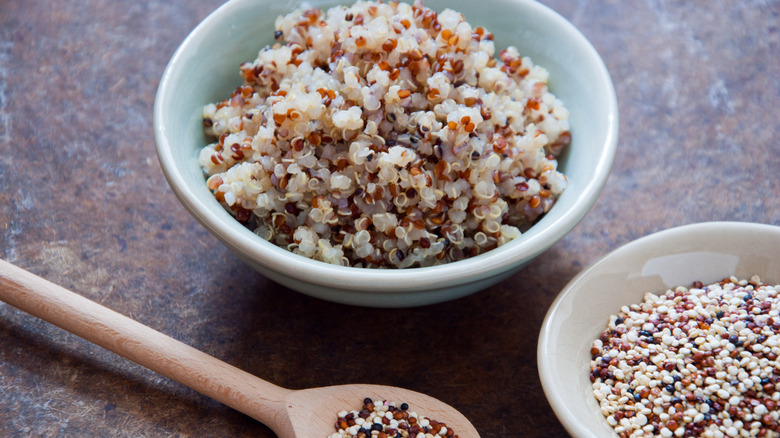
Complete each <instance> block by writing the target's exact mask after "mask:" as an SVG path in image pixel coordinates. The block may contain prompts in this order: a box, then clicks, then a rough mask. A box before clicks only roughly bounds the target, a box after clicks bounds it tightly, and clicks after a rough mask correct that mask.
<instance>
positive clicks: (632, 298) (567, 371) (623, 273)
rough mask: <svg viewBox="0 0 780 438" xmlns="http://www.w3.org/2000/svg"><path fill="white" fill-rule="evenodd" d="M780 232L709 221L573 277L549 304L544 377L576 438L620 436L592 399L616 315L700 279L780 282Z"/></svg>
mask: <svg viewBox="0 0 780 438" xmlns="http://www.w3.org/2000/svg"><path fill="white" fill-rule="evenodd" d="M778 257H780V227H775V226H770V225H761V224H752V223H737V222H709V223H701V224H694V225H687V226H682V227H678V228H673V229H670V230H666V231H662V232H659V233H656V234H652V235H650V236H646V237H644V238H641V239H638V240H636V241H634V242H631V243H629V244H627V245H625V246H623V247H621V248H619V249H617V250H615V251H614V252H612V253H610V254H608V255H607V256H605V257H604V258H602V259H601V260H600V261H598V262H596V263H595V264H594V265H592V266H591V267H589V268H588V269H586V270H584V271H583V272H582V273H580V274H579V275H578V276H577V277H576V278H574V279H573V280H572V281H571V282H570V283H569V284H568V285H566V287H565V288H564V289H563V290H562V291H561V293H560V295H559V296H558V298H557V299H556V300H555V302H554V303H553V305H552V306H551V307H550V309H549V311H548V313H547V316H546V318H545V321H544V324H543V326H542V330H541V333H540V338H539V351H538V362H539V374H540V377H541V380H542V385H543V387H544V391H545V394H546V395H547V398H548V400H549V401H550V404H551V405H552V407H553V409H554V410H555V413H556V415H557V416H558V418H559V419H560V420H561V422H562V423H563V425H564V426H565V427H566V428H567V430H568V431H569V432H570V433H571V434H572V435H574V436H596V437H612V436H616V435H615V433H614V431H613V430H612V428H611V427H610V426H609V425H607V423H606V421H605V419H604V417H603V415H602V414H601V410H600V408H599V405H598V403H597V401H596V399H595V398H594V397H593V394H592V388H591V383H590V380H589V378H588V373H589V371H590V347H591V344H592V342H593V341H594V340H595V339H596V338H597V337H598V336H599V334H600V333H601V332H602V330H604V328H605V327H606V325H607V322H608V320H609V317H610V315H614V314H617V313H618V312H619V310H620V308H621V307H622V306H625V305H630V304H635V303H641V302H642V299H643V296H644V294H645V293H646V292H654V293H658V292H664V291H666V290H667V289H669V288H671V287H674V286H678V285H684V286H688V285H690V284H692V283H693V282H694V281H701V282H703V283H704V284H708V283H713V282H716V281H718V280H721V279H722V278H725V277H729V276H731V275H735V276H736V277H738V278H740V279H747V278H750V277H751V276H752V275H759V276H760V277H761V279H762V280H763V281H764V282H765V283H772V284H778V283H780V264H778V263H777V260H778Z"/></svg>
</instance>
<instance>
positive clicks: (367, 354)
mask: <svg viewBox="0 0 780 438" xmlns="http://www.w3.org/2000/svg"><path fill="white" fill-rule="evenodd" d="M220 3H221V0H196V1H177V2H172V1H160V0H150V1H134V0H133V1H129V0H123V1H118V0H117V1H110V2H109V1H97V0H86V1H74V0H63V1H57V2H49V1H43V0H25V1H3V2H0V258H2V259H4V260H7V261H9V262H11V263H14V264H16V265H18V266H20V267H22V268H25V269H27V270H29V271H32V272H33V273H35V274H38V275H40V276H43V277H45V278H47V279H49V280H51V281H53V282H55V283H58V284H60V285H62V286H64V287H67V288H69V289H71V290H74V291H77V292H78V293H80V294H82V295H84V296H86V297H88V298H90V299H93V300H95V301H98V302H100V303H102V304H104V305H106V306H107V307H110V308H112V309H114V310H116V311H118V312H120V313H123V314H125V315H129V316H131V317H133V318H135V319H137V320H138V321H140V322H142V323H144V324H147V325H149V326H151V327H153V328H155V329H157V330H159V331H162V332H163V333H166V334H168V335H170V336H173V337H175V338H177V339H179V340H181V341H183V342H185V343H187V344H190V345H192V346H194V347H196V348H198V349H201V350H203V351H205V352H207V353H209V354H212V355H214V356H216V357H218V358H220V359H223V360H225V361H227V362H229V363H231V364H233V365H235V366H237V367H239V368H241V369H244V370H246V371H248V372H250V373H253V374H256V375H258V376H261V377H263V378H265V379H267V380H269V381H271V382H274V383H276V384H278V385H280V386H284V387H287V388H292V389H296V388H305V387H314V386H324V385H330V384H337V383H349V382H370V383H378V384H389V385H397V386H403V387H407V388H410V389H414V390H417V391H420V392H424V393H428V394H430V395H433V396H435V397H437V398H440V399H442V400H444V401H447V402H448V403H450V404H452V405H454V406H455V407H457V408H458V409H459V410H461V411H462V412H463V413H464V414H465V415H466V416H467V417H468V418H470V419H471V420H472V421H473V423H474V425H475V426H476V427H477V429H478V430H479V431H480V433H481V435H482V437H483V438H498V437H521V436H565V435H566V432H565V431H564V429H563V428H562V426H561V425H560V423H559V421H558V420H557V418H556V417H555V415H554V413H553V411H552V409H551V408H550V406H549V404H548V403H547V401H546V399H545V397H544V394H543V392H542V388H541V384H540V382H539V377H538V374H537V367H536V341H537V336H538V334H539V328H540V326H541V324H542V320H543V318H544V315H545V312H546V311H547V308H548V306H549V305H550V303H551V302H552V301H553V299H554V298H555V296H556V294H557V293H558V292H559V291H560V289H561V288H562V287H563V286H564V285H565V284H566V283H567V282H568V281H569V280H570V279H571V278H572V277H574V276H575V275H576V274H577V273H578V272H579V271H580V270H581V269H583V268H584V267H586V266H587V265H589V264H591V263H592V262H594V261H595V260H596V259H598V258H599V257H600V256H602V255H604V254H606V253H607V252H609V251H611V250H613V249H615V248H617V247H618V246H620V245H622V244H625V243H627V242H629V241H631V240H634V239H636V238H638V237H641V236H644V235H646V234H649V233H652V232H655V231H659V230H662V229H666V228H670V227H674V226H678V225H683V224H688V223H694V222H702V221H712V220H728V221H750V222H760V223H766V224H774V225H777V224H778V223H780V202H778V198H780V142H778V138H780V122H779V121H778V108H780V57H778V56H777V55H778V53H780V29H779V28H778V27H779V26H780V24H778V23H780V19H779V17H778V15H779V14H780V2H779V1H777V0H763V1H759V0H745V1H728V0H712V1H710V0H696V1H685V2H676V1H663V0H658V1H650V0H647V1H625V2H623V1H614V0H544V1H543V3H545V4H547V5H549V6H550V7H552V8H553V9H555V10H557V11H558V12H559V13H560V14H562V15H563V16H564V17H566V18H567V19H569V20H570V21H571V22H573V23H574V24H575V25H576V26H577V27H578V28H579V29H580V30H581V31H582V32H583V33H584V34H585V36H586V37H588V38H589V39H590V41H591V42H592V43H593V45H594V46H595V47H596V49H597V50H598V51H599V52H600V53H601V55H602V57H603V59H604V61H605V63H606V65H607V67H608V68H609V70H610V72H611V74H612V78H613V80H614V83H615V88H616V90H617V95H618V101H619V103H620V145H619V150H618V154H617V157H616V160H615V164H614V167H613V170H612V174H611V177H610V179H609V181H608V182H607V184H606V187H605V188H604V191H603V193H602V194H601V196H600V198H599V199H598V201H597V203H596V205H595V206H594V208H593V210H592V211H591V212H590V213H589V214H588V215H587V216H586V217H585V218H584V219H583V220H582V222H581V223H580V224H579V225H577V227H576V228H574V230H573V231H572V232H571V233H570V234H569V235H568V236H567V237H565V238H564V239H563V240H562V241H560V242H559V243H557V244H556V245H555V246H554V247H553V248H552V249H551V250H549V251H548V252H546V253H545V254H543V255H542V256H540V257H539V258H538V259H537V260H536V261H534V262H533V263H532V264H531V265H529V266H528V267H527V268H525V269H524V270H522V271H521V272H519V273H518V274H516V275H514V276H513V277H511V278H509V279H507V280H505V281H503V282H502V283H500V284H498V285H497V286H494V287H492V288H490V289H488V290H485V291H482V292H480V293H477V294H475V295H471V296H469V297H466V298H462V299H459V300H456V301H452V302H448V303H444V304H438V305H434V306H429V307H423V308H415V309H404V310H376V309H365V308H355V307H350V306H344V305H338V304H332V303H328V302H324V301H320V300H317V299H313V298H309V297H307V296H304V295H301V294H299V293H296V292H293V291H291V290H288V289H286V288H284V287H282V286H279V285H278V284H275V283H273V282H272V281H270V280H268V279H266V278H264V277H262V276H261V275H259V274H257V273H255V272H253V271H250V270H248V269H247V268H246V267H245V266H244V264H242V262H241V261H239V260H238V259H237V258H236V257H234V256H233V255H232V254H230V253H228V251H227V250H225V249H224V248H223V247H222V246H221V245H220V244H219V243H218V242H217V240H216V239H215V238H213V237H212V236H211V235H210V234H208V233H207V232H206V231H205V230H204V229H203V228H202V227H200V226H199V225H198V224H197V223H196V222H195V221H194V220H193V219H192V218H191V216H190V215H189V214H187V212H186V211H185V210H184V208H182V207H181V205H180V204H179V203H178V201H177V200H176V198H175V197H174V195H173V193H172V191H171V190H170V188H169V187H168V185H167V183H166V181H165V179H164V177H163V174H162V172H161V170H160V166H159V164H158V161H157V157H156V155H155V149H154V141H153V135H152V105H153V102H154V96H155V91H156V88H157V85H158V82H159V79H160V77H161V75H162V72H163V69H164V68H165V65H166V63H167V61H168V59H169V58H170V56H171V55H172V54H173V51H174V50H175V49H176V47H177V46H178V45H179V43H180V42H181V41H182V40H183V39H184V37H185V36H186V35H187V33H188V32H189V31H190V30H191V29H192V28H193V27H194V26H195V25H196V24H197V23H198V22H199V21H200V20H201V19H202V18H203V17H205V16H206V15H207V14H208V13H209V12H211V11H212V10H214V9H215V8H216V7H217V6H219V4H220ZM0 436H86V437H93V436H94V437H108V436H111V437H139V436H145V437H163V436H184V437H188V436H193V437H194V436H198V437H200V436H254V437H272V436H273V434H272V433H271V432H270V430H269V429H267V428H266V427H265V426H263V425H261V424H259V423H257V422H255V421H254V420H252V419H251V418H249V417H246V416H244V415H242V414H239V413H237V412H236V411H233V410H231V409H229V408H227V407H225V406H223V405H220V404H219V403H217V402H215V401H212V400H210V399H208V398H206V397H204V396H201V395H200V394H198V393H195V392H194V391H191V390H189V389H187V388H185V387H183V386H181V385H179V384H178V383H175V382H173V381H170V380H168V379H166V378H163V377H161V376H158V375H156V374H154V373H152V372H151V371H148V370H145V369H143V368H141V367H140V366H138V365H135V364H133V363H131V362H128V361H127V360H124V359H122V358H119V357H118V356H116V355H114V354H112V353H109V352H107V351H105V350H102V349H100V348H98V347H96V346H93V345H91V344H89V343H87V342H85V341H83V340H81V339H80V338H77V337H75V336H73V335H70V334H68V333H66V332H64V331H62V330H60V329H58V328H55V327H53V326H51V325H49V324H47V323H44V322H42V321H40V320H38V319H36V318H33V317H31V316H28V315H26V314H23V313H22V312H20V311H18V310H16V309H14V308H12V307H10V306H8V305H5V304H2V303H0Z"/></svg>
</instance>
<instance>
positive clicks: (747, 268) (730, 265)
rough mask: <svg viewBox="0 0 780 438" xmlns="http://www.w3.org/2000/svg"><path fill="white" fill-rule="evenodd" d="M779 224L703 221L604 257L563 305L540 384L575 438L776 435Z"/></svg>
mask: <svg viewBox="0 0 780 438" xmlns="http://www.w3.org/2000/svg"><path fill="white" fill-rule="evenodd" d="M779 259H780V227H777V226H772V225H763V224H755V223H744V222H707V223H699V224H692V225H685V226H681V227H677V228H672V229H669V230H665V231H661V232H658V233H655V234H651V235H649V236H646V237H643V238H640V239H638V240H636V241H633V242H631V243H629V244H627V245H625V246H623V247H621V248H619V249H617V250H615V251H614V252H612V253H610V254H608V255H607V256H605V257H604V258H602V259H601V260H599V261H598V262H596V263H595V264H593V265H592V266H591V267H589V268H587V269H585V270H584V271H583V272H582V273H580V274H579V275H578V276H577V277H575V278H574V279H573V280H572V281H571V282H570V283H569V284H568V285H567V286H566V287H565V288H564V289H563V290H562V291H561V293H560V295H559V296H558V297H557V298H556V300H555V302H554V303H553V305H552V306H551V307H550V309H549V312H548V314H547V316H546V318H545V321H544V324H543V326H542V330H541V333H540V338H539V348H538V356H537V357H538V365H539V375H540V377H541V380H542V386H543V388H544V391H545V394H546V395H547V398H548V400H549V401H550V404H551V405H552V407H553V409H554V411H555V413H556V414H557V416H558V418H559V419H560V420H561V423H562V424H563V425H564V426H565V427H566V429H567V430H568V431H569V432H570V433H571V434H572V435H573V436H576V437H614V436H620V437H629V436H634V437H638V436H656V437H683V436H686V437H687V436H707V437H724V436H728V437H733V436H767V437H772V436H775V437H776V436H780V414H779V413H778V412H780V410H779V409H778V406H780V360H778V357H780V264H779V263H777V260H779Z"/></svg>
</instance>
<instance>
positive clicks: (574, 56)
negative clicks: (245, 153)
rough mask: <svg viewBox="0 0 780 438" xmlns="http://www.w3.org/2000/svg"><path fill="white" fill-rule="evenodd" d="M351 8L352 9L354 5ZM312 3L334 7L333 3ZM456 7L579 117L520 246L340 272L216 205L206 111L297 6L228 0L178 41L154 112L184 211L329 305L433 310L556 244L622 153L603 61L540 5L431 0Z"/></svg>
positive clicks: (273, 274) (511, 0)
mask: <svg viewBox="0 0 780 438" xmlns="http://www.w3.org/2000/svg"><path fill="white" fill-rule="evenodd" d="M348 3H352V2H348ZM309 4H311V5H312V6H316V7H321V8H323V9H326V8H328V7H330V6H333V5H335V4H338V3H337V2H334V1H322V0H314V1H310V2H309ZM425 5H426V6H427V7H430V8H432V9H434V10H436V11H441V10H443V9H444V8H447V7H449V8H452V9H455V10H457V11H459V12H461V13H463V14H464V16H465V17H466V20H467V21H469V22H470V23H471V24H472V25H474V26H476V25H483V26H485V27H486V28H487V29H488V30H489V31H491V32H493V33H494V35H495V42H496V47H497V49H499V50H500V49H501V48H504V47H506V46H508V45H515V46H516V47H517V48H518V49H519V51H520V53H521V54H523V55H527V56H530V57H531V58H532V59H533V61H534V62H535V63H537V64H538V65H541V66H543V67H545V68H546V69H547V70H548V71H549V73H550V89H551V91H552V92H553V93H554V94H556V95H557V96H558V97H559V98H560V99H562V100H563V102H564V104H565V105H566V106H567V107H568V109H569V110H570V113H571V118H570V121H571V132H572V136H573V140H572V144H571V146H570V147H569V148H568V150H567V151H566V152H565V154H564V155H563V156H562V157H561V159H560V160H559V164H560V168H561V169H562V170H563V172H564V173H565V174H566V175H567V177H568V179H569V187H568V188H567V189H566V191H565V192H564V193H563V195H562V196H561V197H560V199H559V200H558V202H557V204H556V205H555V206H553V208H552V210H551V211H550V212H549V213H548V214H547V215H546V216H545V217H544V218H542V219H541V220H540V221H539V222H538V223H537V224H535V225H534V226H533V227H532V228H531V229H530V230H529V231H528V232H527V233H525V234H524V235H523V236H522V237H520V238H519V239H517V240H516V241H514V242H511V243H509V244H507V245H504V246H502V247H500V248H497V249H495V250H493V251H490V252H488V253H486V254H483V255H480V256H478V257H475V258H472V259H468V260H463V261H458V262H456V263H451V264H448V265H443V266H436V267H429V268H416V269H406V270H377V269H361V268H351V267H341V266H333V265H329V264H326V263H322V262H318V261H313V260H310V259H307V258H304V257H302V256H299V255H296V254H293V253H291V252H289V251H287V250H285V249H282V248H279V247H277V246H275V245H273V244H271V243H269V242H267V241H265V240H263V239H261V238H260V237H258V236H256V235H255V234H254V233H252V232H251V231H250V230H248V229H247V228H245V227H243V226H242V225H241V224H240V223H239V222H238V221H236V220H235V219H234V218H233V217H232V216H230V214H228V213H227V212H226V211H225V210H223V208H222V207H221V206H220V205H219V203H217V201H216V200H215V199H214V196H213V195H212V194H211V192H210V191H209V190H208V188H207V187H206V183H205V179H204V177H203V173H202V171H201V168H200V166H199V165H198V151H199V149H200V148H202V147H203V146H204V145H206V144H207V139H206V137H205V135H204V133H203V128H202V125H201V118H202V108H203V105H204V104H206V103H209V102H215V101H218V100H220V99H222V98H223V97H224V96H226V95H229V94H230V92H231V91H232V90H234V89H235V88H236V86H238V85H240V83H241V78H240V76H239V74H238V66H239V65H240V64H241V62H243V61H250V60H253V59H254V58H255V57H256V56H257V52H258V50H260V49H261V48H262V47H263V46H265V45H267V44H270V43H273V33H274V20H275V19H276V17H277V16H279V15H282V14H286V13H289V12H290V11H291V10H292V9H294V8H295V7H296V6H297V3H296V2H284V1H272V0H231V1H229V2H227V3H225V4H224V5H223V6H221V7H220V8H219V9H217V10H216V11H215V12H213V13H212V14H211V15H209V16H208V17H206V19H205V20H203V22H201V23H200V24H199V25H198V26H197V27H196V28H195V29H194V30H193V31H192V33H190V35H189V36H187V38H186V39H185V40H184V42H182V44H181V46H179V48H178V49H177V50H176V53H174V55H173V57H172V58H171V60H170V63H169V64H168V66H167V68H166V69H165V72H164V74H163V76H162V79H161V81H160V85H159V89H158V91H157V96H156V100H155V105H154V133H155V142H156V145H157V154H158V158H159V160H160V164H161V166H162V169H163V172H164V174H165V177H166V178H167V180H168V183H169V184H170V186H171V188H172V189H173V191H174V193H175V194H176V196H177V197H178V198H179V200H180V201H181V202H182V204H183V205H184V207H185V208H186V209H187V210H188V211H189V212H190V213H191V214H192V215H193V216H194V217H195V219H197V220H198V222H200V223H201V224H202V225H203V226H204V227H205V228H206V229H208V230H209V231H210V232H211V233H212V234H213V235H214V236H216V237H217V238H218V239H219V240H220V241H221V242H222V243H223V244H224V245H225V246H226V247H227V248H229V249H230V250H232V251H233V252H234V253H235V254H237V255H238V256H239V257H240V258H241V259H243V260H244V261H245V262H246V263H247V264H248V265H249V266H251V267H252V268H254V269H256V270H258V271H260V272H261V273H263V275H265V276H267V277H269V278H271V279H272V280H274V281H277V282H279V283H281V284H283V285H285V286H288V287H290V288H292V289H295V290H298V291H300V292H303V293H306V294H309V295H312V296H316V297H319V298H322V299H326V300H331V301H336V302H341V303H349V304H355V305H364V306H378V307H403V306H416V305H423V304H430V303H435V302H440V301H445V300H450V299H453V298H457V297H461V296H464V295H466V294H469V293H472V292H475V291H477V290H480V289H484V288H486V287H488V286H490V285H492V284H494V283H497V282H498V281H500V280H502V279H504V278H506V277H508V276H510V275H511V274H512V273H514V272H516V271H517V270H518V269H520V268H521V267H522V266H524V265H526V264H527V263H529V262H530V261H531V260H532V259H533V258H534V257H536V256H538V255H539V254H541V253H542V252H544V251H546V250H547V249H549V248H550V247H551V246H552V245H553V244H555V243H556V242H557V241H558V240H560V239H561V238H562V237H563V236H564V235H565V234H566V233H568V232H569V231H570V230H571V229H572V228H573V227H574V226H575V225H576V224H577V223H578V222H579V221H580V220H581V219H582V218H583V217H584V216H585V214H586V213H587V212H588V211H589V210H590V208H591V206H592V205H593V203H594V202H595V200H596V198H597V197H598V195H599V193H600V192H601V189H602V188H603V186H604V184H605V183H606V181H607V177H608V176H609V171H610V168H611V166H612V162H613V159H614V156H615V152H616V147H617V135H618V109H617V99H616V96H615V90H614V87H613V85H612V81H611V79H610V76H609V73H608V72H607V69H606V67H605V66H604V63H603V62H602V60H601V58H600V57H599V55H598V53H597V52H596V50H595V49H594V48H593V46H592V45H591V44H590V43H589V42H588V41H587V39H586V38H585V37H584V36H583V35H582V34H581V33H580V32H579V31H578V30H577V29H575V28H574V26H573V25H572V24H570V23H569V22H568V21H566V20H565V19H564V18H562V17H561V16H560V15H558V14H557V13H555V12H554V11H552V10H551V9H549V8H547V7H545V6H544V5H542V4H539V3H537V2H536V1H533V0H495V1H491V2H489V3H484V2H472V1H470V0H457V1H445V0H429V1H426V3H425Z"/></svg>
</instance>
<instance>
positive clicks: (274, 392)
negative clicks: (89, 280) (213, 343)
mask: <svg viewBox="0 0 780 438" xmlns="http://www.w3.org/2000/svg"><path fill="white" fill-rule="evenodd" d="M0 300H2V301H5V302H6V303H8V304H10V305H12V306H14V307H16V308H18V309H20V310H23V311H25V312H27V313H29V314H31V315H34V316H36V317H38V318H41V319H43V320H44V321H48V322H50V323H52V324H54V325H56V326H58V327H60V328H63V329H65V330H67V331H69V332H71V333H73V334H75V335H78V336H80V337H82V338H84V339H86V340H88V341H90V342H92V343H94V344H97V345H99V346H101V347H103V348H106V349H108V350H111V351H113V352H114V353H116V354H118V355H120V356H122V357H125V358H127V359H130V360H132V361H133V362H136V363H138V364H140V365H142V366H144V367H146V368H149V369H150V370H152V371H155V372H157V373H160V374H162V375H164V376H166V377H169V378H171V379H173V380H176V381H177V382H179V383H181V384H183V385H186V386H188V387H190V388H192V389H194V390H195V391H198V392H200V393H201V394H204V395H207V396H209V397H211V398H213V399H215V400H217V401H219V402H221V403H224V404H225V405H227V406H230V407H232V408H233V409H236V410H238V411H240V412H243V413H245V414H247V415H249V416H250V417H252V418H255V419H257V420H258V421H260V422H262V423H264V424H266V425H269V426H272V428H273V425H274V422H277V421H280V418H279V417H283V416H284V415H283V414H282V415H279V414H280V413H281V412H282V411H284V409H285V402H284V400H285V398H286V396H287V395H288V394H289V393H290V392H291V391H290V390H288V389H284V388H281V387H279V386H276V385H274V384H272V383H269V382H266V381H264V380H261V379H259V378H257V377H255V376H253V375H251V374H249V373H247V372H244V371H242V370H240V369H238V368H236V367H234V366H232V365H229V364H227V363H225V362H222V361H220V360H218V359H215V358H214V357H211V356H209V355H207V354H205V353H203V352H201V351H199V350H196V349H195V348H192V347H190V346H188V345H186V344H184V343H182V342H179V341H177V340H175V339H173V338H171V337H168V336H166V335H164V334H162V333H160V332H158V331H156V330H153V329H151V328H149V327H146V326H145V325H143V324H141V323H138V322H136V321H134V320H132V319H130V318H127V317H125V316H123V315H121V314H119V313H117V312H114V311H113V310H110V309H107V308H105V307H103V306H101V305H99V304H97V303H95V302H93V301H90V300H88V299H86V298H84V297H82V296H80V295H77V294H75V293H73V292H71V291H69V290H67V289H65V288H62V287H60V286H57V285H56V284H54V283H51V282H49V281H47V280H44V279H42V278H40V277H37V276H35V275H33V274H31V273H29V272H27V271H25V270H23V269H20V268H18V267H16V266H14V265H12V264H10V263H8V262H5V261H3V260H0Z"/></svg>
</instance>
